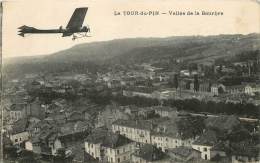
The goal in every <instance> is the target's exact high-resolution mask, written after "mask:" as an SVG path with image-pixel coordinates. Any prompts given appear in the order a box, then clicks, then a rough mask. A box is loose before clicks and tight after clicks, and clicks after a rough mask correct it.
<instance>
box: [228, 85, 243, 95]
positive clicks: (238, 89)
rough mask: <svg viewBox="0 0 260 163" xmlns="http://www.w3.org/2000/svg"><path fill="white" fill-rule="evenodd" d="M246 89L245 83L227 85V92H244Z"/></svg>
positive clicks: (232, 93) (233, 93)
mask: <svg viewBox="0 0 260 163" xmlns="http://www.w3.org/2000/svg"><path fill="white" fill-rule="evenodd" d="M244 90H245V86H244V85H232V86H226V92H227V93H228V94H231V95H235V94H241V93H244Z"/></svg>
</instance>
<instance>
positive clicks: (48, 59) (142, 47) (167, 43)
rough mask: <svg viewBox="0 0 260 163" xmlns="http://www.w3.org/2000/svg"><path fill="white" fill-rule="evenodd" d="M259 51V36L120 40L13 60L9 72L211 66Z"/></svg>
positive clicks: (87, 44) (8, 66)
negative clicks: (170, 63) (169, 63)
mask: <svg viewBox="0 0 260 163" xmlns="http://www.w3.org/2000/svg"><path fill="white" fill-rule="evenodd" d="M258 49H260V35H259V34H249V35H218V36H183V37H182V36H178V37H169V38H133V39H117V40H112V41H104V42H93V43H85V44H80V45H76V46H74V47H72V48H70V49H67V50H63V51H60V52H57V53H54V54H51V55H47V56H40V57H32V58H30V57H26V59H25V58H23V57H19V59H17V58H16V59H15V58H13V59H11V60H10V59H9V60H8V62H6V63H7V66H6V69H7V70H8V71H9V69H10V70H11V69H12V70H15V69H19V71H22V72H23V71H25V72H27V71H28V70H30V69H32V68H34V71H42V70H46V69H57V68H58V69H60V67H59V65H61V66H62V70H63V71H66V66H65V64H64V63H66V65H67V66H79V67H82V66H83V67H84V66H86V64H88V65H91V66H93V64H94V66H96V65H100V64H101V63H110V64H111V63H112V64H115V63H122V62H124V63H141V62H148V61H158V60H163V59H164V60H169V59H182V60H186V61H189V62H199V63H207V62H212V61H214V60H215V59H216V58H223V57H225V58H228V57H232V56H234V55H236V54H239V53H241V52H244V51H252V50H258ZM8 63H9V64H8ZM10 65H12V66H10ZM11 67H12V68H11ZM57 71H58V70H57Z"/></svg>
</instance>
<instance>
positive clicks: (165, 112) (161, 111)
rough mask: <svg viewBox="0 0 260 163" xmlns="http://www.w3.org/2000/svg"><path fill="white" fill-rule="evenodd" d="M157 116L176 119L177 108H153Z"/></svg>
mask: <svg viewBox="0 0 260 163" xmlns="http://www.w3.org/2000/svg"><path fill="white" fill-rule="evenodd" d="M153 109H154V111H155V114H158V115H160V117H169V118H171V117H176V116H177V108H171V107H165V106H157V107H153Z"/></svg>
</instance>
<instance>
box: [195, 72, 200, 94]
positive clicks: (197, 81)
mask: <svg viewBox="0 0 260 163" xmlns="http://www.w3.org/2000/svg"><path fill="white" fill-rule="evenodd" d="M194 91H195V92H198V91H199V79H198V75H194Z"/></svg>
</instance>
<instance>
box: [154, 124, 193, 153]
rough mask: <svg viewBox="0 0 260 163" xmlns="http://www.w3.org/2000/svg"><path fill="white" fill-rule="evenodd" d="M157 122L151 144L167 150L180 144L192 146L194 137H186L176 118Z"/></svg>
mask: <svg viewBox="0 0 260 163" xmlns="http://www.w3.org/2000/svg"><path fill="white" fill-rule="evenodd" d="M160 121H161V122H160ZM155 123H156V124H157V126H156V127H155V129H154V130H153V132H152V133H151V144H153V145H154V146H156V147H157V148H159V149H161V150H162V151H165V152H167V151H168V149H172V148H177V147H180V146H185V147H191V145H192V142H193V141H194V138H193V137H192V136H190V137H184V136H183V135H182V133H181V132H180V131H179V127H178V124H177V123H176V121H175V120H169V119H161V120H158V121H156V122H155Z"/></svg>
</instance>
